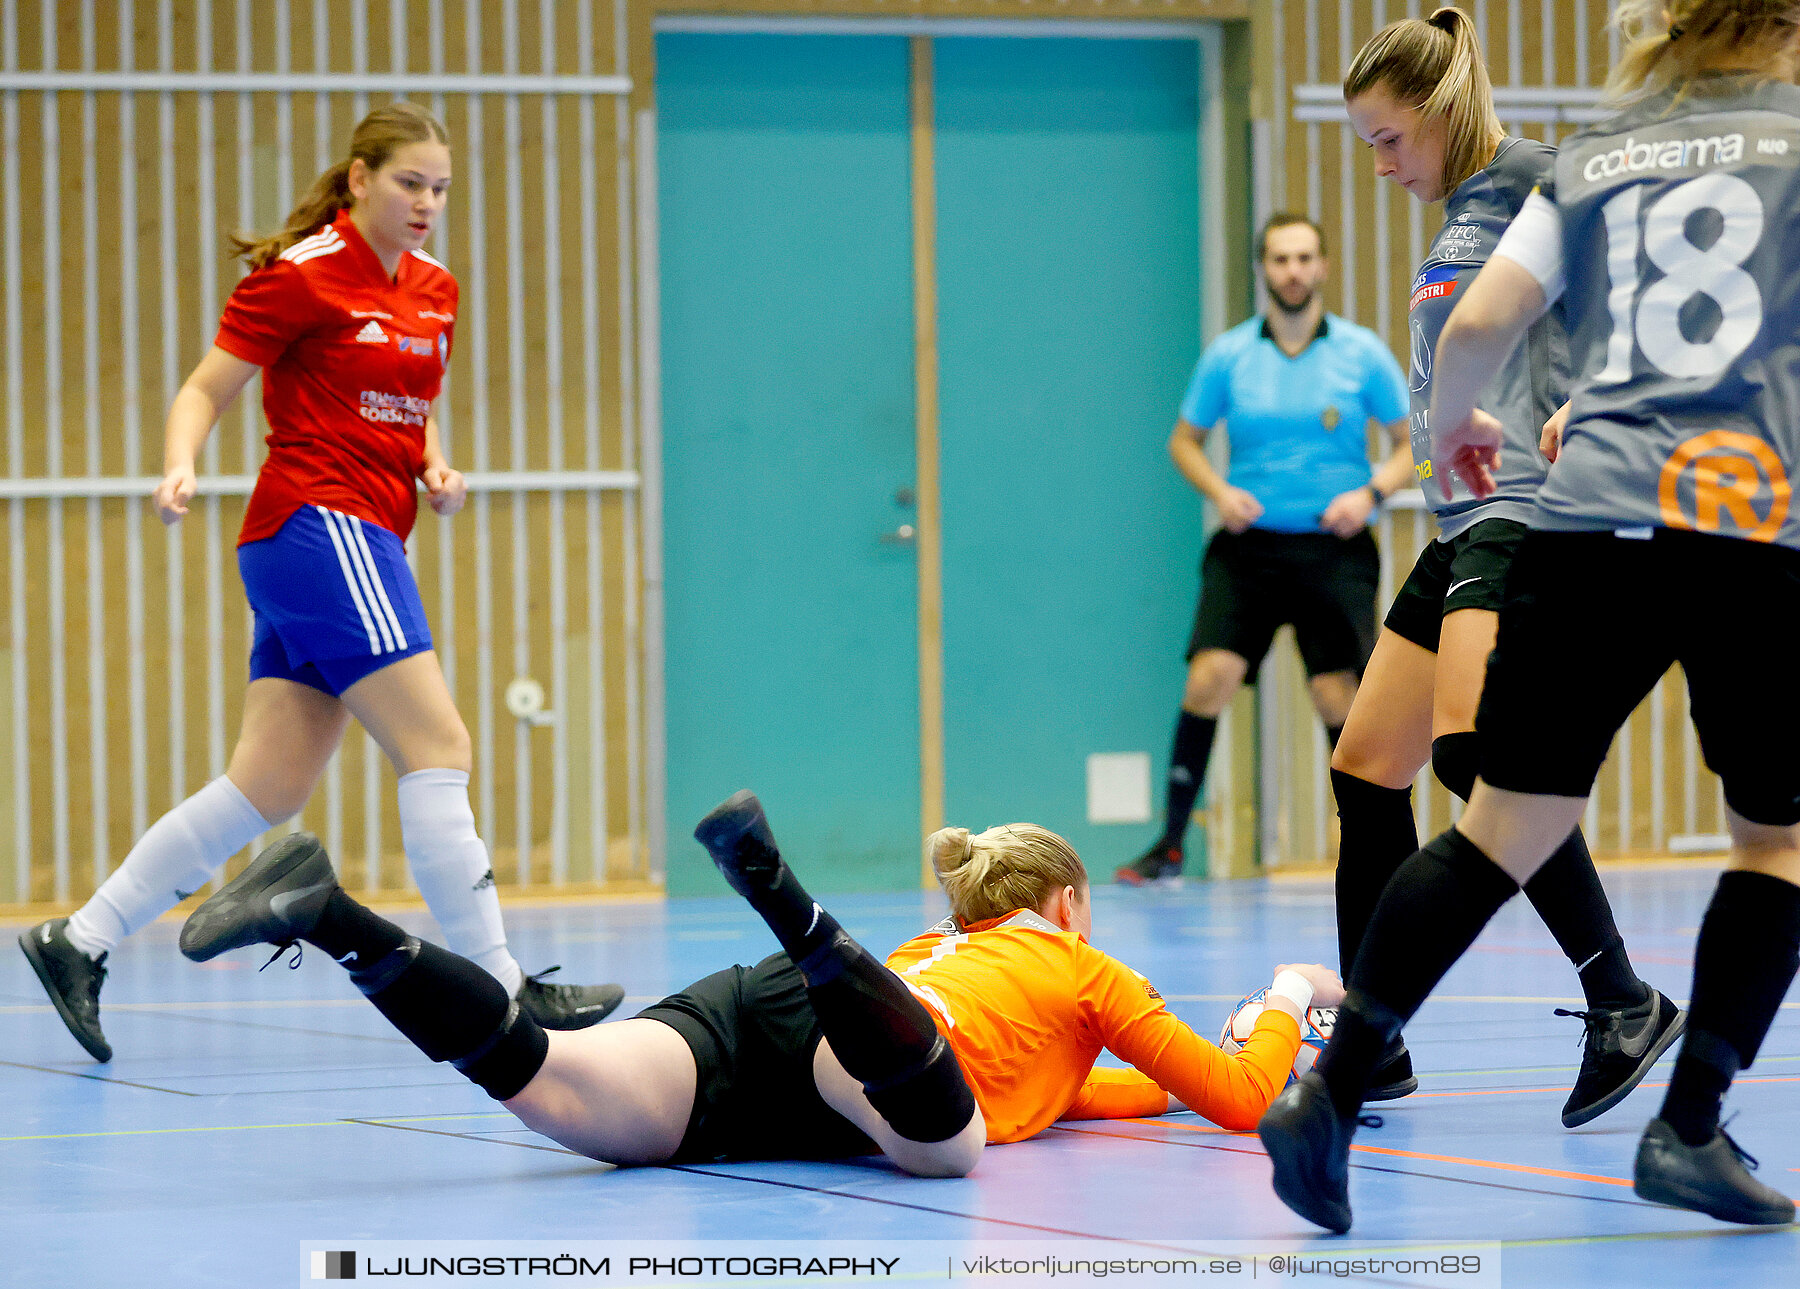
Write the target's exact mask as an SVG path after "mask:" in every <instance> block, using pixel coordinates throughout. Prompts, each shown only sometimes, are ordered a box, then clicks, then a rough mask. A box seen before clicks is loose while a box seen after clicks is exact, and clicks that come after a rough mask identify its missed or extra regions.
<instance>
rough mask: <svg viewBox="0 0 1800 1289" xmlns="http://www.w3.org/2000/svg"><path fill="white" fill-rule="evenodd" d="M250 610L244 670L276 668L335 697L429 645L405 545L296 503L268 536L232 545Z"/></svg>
mask: <svg viewBox="0 0 1800 1289" xmlns="http://www.w3.org/2000/svg"><path fill="white" fill-rule="evenodd" d="M238 572H239V573H240V574H242V576H243V579H244V591H245V593H246V594H247V595H248V596H249V598H250V607H251V609H253V610H254V611H255V614H256V638H255V639H254V640H253V641H252V642H251V645H250V679H251V680H261V679H262V678H263V677H265V676H274V677H276V678H277V679H280V680H292V681H297V682H299V683H300V684H302V685H311V686H312V687H313V688H314V689H320V690H323V691H325V692H326V693H327V694H331V695H333V696H334V697H335V696H336V695H338V694H341V693H343V692H344V691H345V690H346V689H348V688H350V686H352V685H354V684H355V683H356V682H357V681H359V680H361V679H362V678H363V677H364V676H367V675H369V674H370V673H371V672H375V671H379V670H381V669H382V668H383V667H387V666H391V665H392V664H394V663H396V662H399V661H400V660H401V659H402V658H410V657H411V656H412V655H413V654H416V653H424V652H425V651H426V650H427V649H430V648H431V628H430V627H428V626H426V624H425V605H424V604H423V603H422V602H421V601H420V599H419V585H418V583H417V582H415V581H414V580H413V575H412V570H411V569H410V568H408V567H407V564H406V547H405V545H404V544H403V543H402V542H401V541H400V539H399V538H398V537H396V536H395V535H394V534H393V533H391V532H389V531H388V530H387V529H385V528H382V527H380V526H379V525H377V524H371V523H366V522H364V521H363V520H361V519H358V518H357V517H356V516H354V515H346V514H343V513H341V512H339V511H336V510H327V509H325V508H324V507H323V506H302V507H301V508H300V509H299V510H296V511H295V512H294V513H293V514H292V515H291V516H289V518H288V521H287V522H286V523H285V524H283V525H282V526H281V531H280V532H278V533H276V534H275V535H274V536H273V537H268V538H264V539H263V540H262V541H259V542H249V543H246V544H245V545H243V546H240V547H238Z"/></svg>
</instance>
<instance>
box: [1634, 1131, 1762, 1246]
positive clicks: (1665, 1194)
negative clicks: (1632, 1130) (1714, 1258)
mask: <svg viewBox="0 0 1800 1289" xmlns="http://www.w3.org/2000/svg"><path fill="white" fill-rule="evenodd" d="M1745 1164H1749V1165H1750V1168H1755V1167H1756V1161H1755V1160H1754V1159H1752V1158H1750V1156H1749V1155H1748V1154H1746V1153H1745V1152H1744V1148H1743V1147H1742V1146H1740V1145H1738V1144H1737V1142H1735V1141H1733V1140H1732V1139H1731V1138H1730V1137H1728V1136H1727V1135H1726V1134H1725V1130H1724V1129H1723V1128H1720V1129H1719V1130H1718V1131H1717V1132H1715V1133H1713V1135H1712V1140H1711V1141H1709V1142H1707V1143H1706V1144H1705V1145H1703V1146H1690V1145H1688V1144H1687V1143H1686V1142H1685V1141H1683V1140H1682V1139H1681V1138H1680V1137H1678V1136H1676V1135H1675V1129H1673V1128H1671V1127H1670V1126H1669V1124H1668V1122H1667V1121H1666V1120H1663V1119H1652V1120H1651V1121H1650V1125H1649V1127H1647V1128H1645V1129H1644V1136H1643V1138H1642V1140H1640V1141H1639V1142H1638V1152H1637V1163H1636V1164H1635V1165H1634V1166H1633V1168H1632V1189H1633V1190H1635V1191H1636V1192H1637V1193H1638V1194H1639V1195H1641V1196H1642V1197H1643V1198H1645V1199H1647V1200H1653V1201H1655V1202H1656V1203H1658V1204H1673V1205H1674V1206H1675V1207H1676V1208H1686V1209H1692V1210H1693V1211H1694V1212H1696V1213H1705V1214H1706V1215H1707V1216H1708V1217H1716V1218H1718V1219H1719V1220H1720V1221H1721V1222H1742V1223H1743V1224H1744V1225H1746V1226H1781V1225H1784V1224H1786V1223H1788V1222H1792V1221H1793V1220H1794V1201H1793V1200H1791V1199H1789V1198H1788V1197H1787V1196H1786V1195H1783V1194H1782V1193H1781V1192H1780V1191H1778V1190H1775V1189H1773V1188H1772V1187H1768V1186H1764V1185H1763V1184H1762V1183H1761V1182H1759V1181H1757V1180H1756V1178H1754V1177H1752V1176H1751V1175H1750V1170H1749V1169H1747V1168H1745V1167H1744V1165H1745Z"/></svg>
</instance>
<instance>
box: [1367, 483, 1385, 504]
mask: <svg viewBox="0 0 1800 1289" xmlns="http://www.w3.org/2000/svg"><path fill="white" fill-rule="evenodd" d="M1363 487H1365V488H1367V489H1368V490H1369V495H1370V496H1371V497H1373V498H1375V504H1376V505H1377V506H1385V505H1387V499H1388V495H1387V493H1385V492H1383V491H1382V490H1381V489H1380V488H1379V487H1377V486H1376V483H1375V481H1374V480H1373V479H1371V480H1369V482H1367V483H1365V484H1364V485H1363Z"/></svg>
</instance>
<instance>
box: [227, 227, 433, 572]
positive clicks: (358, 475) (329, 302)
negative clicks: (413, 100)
mask: <svg viewBox="0 0 1800 1289" xmlns="http://www.w3.org/2000/svg"><path fill="white" fill-rule="evenodd" d="M456 298H457V296H456V279H455V278H454V277H452V276H451V274H450V270H449V269H447V268H445V267H444V266H443V265H442V264H440V263H438V262H437V261H436V260H434V259H432V258H431V256H429V255H427V254H425V252H424V251H412V252H410V253H409V254H406V255H402V256H401V257H400V270H399V272H398V273H397V274H396V275H395V279H394V280H393V281H390V280H389V279H388V276H387V274H386V273H385V272H384V271H383V270H382V267H381V261H380V260H378V259H376V257H375V252H374V251H373V250H372V249H370V247H369V244H368V242H367V241H365V240H364V239H363V236H362V234H361V233H359V232H358V231H357V230H356V225H355V224H354V223H352V222H351V219H350V215H349V212H348V211H343V212H340V213H339V214H338V217H337V219H336V220H335V221H334V222H332V223H331V224H330V225H328V226H327V227H325V228H322V229H320V230H319V231H318V232H317V233H314V234H313V235H312V236H311V237H308V238H305V239H304V240H302V241H299V242H296V243H295V244H294V245H293V246H290V247H289V248H288V249H287V250H286V251H284V252H283V253H282V255H281V257H280V258H279V259H276V260H274V261H273V262H271V263H270V264H268V265H266V266H264V267H263V268H260V269H257V270H256V271H255V272H254V273H251V274H250V275H249V276H247V277H246V278H244V280H243V281H241V282H239V283H238V286H237V290H235V291H233V292H232V293H231V299H230V300H229V301H228V302H227V303H226V305H225V316H224V317H223V318H222V319H221V320H220V322H219V335H218V339H217V340H216V341H215V342H214V343H216V344H217V345H218V346H219V348H221V349H223V350H225V351H226V352H227V353H231V354H235V355H236V356H237V357H239V358H242V359H243V360H244V361H245V362H251V363H255V364H257V365H258V366H259V367H262V368H263V369H264V370H263V414H264V415H265V416H266V417H267V418H268V421H269V435H268V439H267V440H266V442H267V443H268V445H269V457H268V460H266V461H264V462H263V467H262V471H261V472H260V473H259V474H258V476H257V479H256V490H255V492H254V493H252V494H251V497H250V506H249V509H248V510H247V511H246V513H245V515H244V526H243V529H242V530H241V531H240V532H239V533H238V544H239V545H240V546H241V545H243V544H244V543H245V542H254V541H260V540H261V539H262V538H265V537H272V536H274V535H275V533H276V532H277V531H278V530H279V529H280V528H281V526H282V524H284V523H286V522H287V519H288V516H289V515H292V514H293V513H294V512H295V511H296V510H298V509H299V508H300V507H301V506H305V505H312V504H317V505H321V506H327V507H329V508H330V509H332V510H337V511H342V512H344V513H346V514H351V515H355V516H357V517H358V518H360V519H364V520H367V521H368V522H370V523H375V524H380V525H381V526H382V527H383V528H385V529H387V530H388V531H390V532H393V533H397V534H398V535H399V536H400V537H401V539H402V540H404V539H405V537H406V535H407V534H408V533H409V532H411V531H412V526H413V519H414V518H415V517H416V516H417V514H418V509H419V501H418V485H417V483H416V480H417V479H418V475H419V471H420V470H421V469H423V468H424V462H425V417H426V415H427V414H428V413H429V412H430V411H431V403H432V400H433V399H435V398H436V397H437V396H438V388H439V386H440V385H442V383H443V379H444V368H445V366H446V365H447V364H448V363H449V361H450V340H451V333H452V331H453V330H454V328H455V325H456Z"/></svg>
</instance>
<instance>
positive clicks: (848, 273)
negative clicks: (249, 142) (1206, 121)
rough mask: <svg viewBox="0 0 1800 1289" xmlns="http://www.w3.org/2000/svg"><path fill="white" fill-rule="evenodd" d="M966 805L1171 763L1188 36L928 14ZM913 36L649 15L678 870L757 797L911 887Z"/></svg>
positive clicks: (1193, 208)
mask: <svg viewBox="0 0 1800 1289" xmlns="http://www.w3.org/2000/svg"><path fill="white" fill-rule="evenodd" d="M933 46H934V48H933V59H932V62H933V64H934V75H933V77H932V92H933V98H934V101H935V111H934V114H933V118H932V120H931V122H930V127H931V135H932V140H931V141H932V146H933V150H934V153H935V166H934V175H933V178H934V181H935V186H936V211H935V224H936V247H937V273H936V286H937V299H938V308H937V327H938V347H937V353H938V361H939V363H940V368H941V375H940V380H939V402H940V408H941V414H940V425H939V445H940V446H939V452H938V460H939V468H940V471H941V477H942V491H941V496H942V515H943V517H942V526H941V540H942V585H943V591H942V595H943V622H942V644H941V649H942V657H943V709H944V733H943V748H942V757H943V764H944V792H945V816H946V819H945V820H942V821H940V820H933V821H931V823H932V824H933V825H936V824H938V823H940V822H954V823H958V824H962V825H964V826H967V827H970V828H974V829H980V828H983V827H986V826H988V825H990V824H994V823H1003V822H1007V821H1011V820H1021V819H1029V820H1032V821H1034V822H1039V823H1042V824H1044V825H1046V826H1048V827H1051V828H1055V829H1056V830H1057V831H1059V832H1062V833H1063V834H1064V835H1066V836H1068V837H1069V838H1070V840H1071V841H1073V842H1074V843H1075V845H1076V847H1077V848H1078V849H1079V850H1081V851H1082V853H1083V855H1084V857H1085V858H1086V859H1087V862H1088V865H1089V867H1090V869H1091V870H1093V871H1094V872H1095V874H1096V875H1097V876H1098V875H1100V874H1102V873H1109V872H1110V869H1111V866H1112V865H1113V863H1115V862H1117V860H1118V859H1120V858H1122V857H1124V856H1125V855H1126V854H1127V853H1128V852H1134V848H1138V847H1141V846H1142V845H1144V844H1146V843H1147V841H1148V839H1149V837H1150V835H1151V833H1152V832H1153V831H1154V828H1153V827H1152V826H1151V825H1147V824H1146V825H1142V826H1120V825H1107V826H1096V825H1090V824H1089V823H1088V822H1087V800H1086V778H1085V766H1086V760H1087V756H1088V754H1089V753H1092V752H1117V751H1129V750H1145V751H1149V752H1151V754H1152V756H1153V759H1154V760H1156V761H1157V762H1160V760H1161V758H1162V756H1163V754H1164V751H1165V749H1166V743H1167V740H1168V735H1169V729H1170V727H1171V722H1172V720H1173V717H1174V714H1175V708H1176V704H1177V700H1178V697H1179V688H1180V683H1181V673H1182V666H1181V646H1182V643H1183V641H1184V640H1185V638H1186V628H1187V619H1188V615H1189V614H1190V612H1191V610H1192V603H1193V593H1194V585H1195V583H1194V568H1195V560H1196V558H1197V556H1198V553H1199V536H1200V518H1201V516H1200V508H1199V505H1198V502H1197V499H1195V498H1194V497H1193V496H1192V495H1191V494H1190V493H1189V492H1188V491H1187V489H1186V488H1185V485H1183V484H1181V482H1180V480H1179V479H1178V478H1177V477H1176V476H1175V474H1174V471H1173V469H1172V468H1171V467H1170V465H1169V462H1168V457H1167V454H1166V452H1165V450H1164V443H1165V441H1166V439H1167V435H1168V430H1169V426H1170V425H1171V424H1173V422H1174V418H1175V413H1176V406H1177V402H1178V400H1179V398H1180V395H1181V393H1182V389H1183V387H1184V384H1185V381H1186V379H1187V377H1188V374H1189V371H1190V370H1191V368H1192V365H1193V362H1194V360H1195V356H1196V354H1197V352H1198V348H1199V342H1200V327H1199V317H1200V305H1199V301H1200V271H1201V269H1200V263H1199V245H1200V230H1199V209H1200V201H1201V195H1202V194H1201V191H1200V175H1201V169H1202V167H1201V165H1200V155H1199V130H1198V119H1199V110H1200V102H1201V95H1202V93H1203V90H1204V87H1203V86H1202V84H1201V81H1200V58H1199V55H1198V51H1197V48H1196V45H1195V43H1194V42H1193V41H1191V40H1083V39H1003V38H996V39H979V38H947V39H937V40H934V41H933ZM910 77H911V71H910V51H909V44H908V41H907V40H906V39H905V38H900V37H880V36H824V35H793V36H788V35H738V34H733V35H717V34H676V33H665V34H663V35H661V36H659V37H658V40H657V100H658V173H659V183H660V188H659V193H658V200H659V222H660V228H661V240H660V262H661V272H662V278H661V296H662V299H661V309H662V319H663V331H662V375H663V388H662V406H663V480H664V573H665V593H666V602H667V618H666V624H667V625H666V643H665V648H666V655H665V663H666V674H667V687H668V688H667V722H668V765H667V782H668V812H669V818H668V825H669V832H668V835H669V838H670V843H669V854H668V857H667V871H668V885H669V891H670V893H671V894H718V893H722V892H723V891H724V886H723V885H722V883H720V882H719V880H718V879H717V877H716V876H715V875H714V874H713V873H712V872H711V869H710V865H708V864H707V862H706V859H705V856H704V854H703V852H701V850H700V848H699V847H698V846H697V845H696V844H695V843H694V842H693V841H692V840H691V834H692V829H693V825H694V823H695V821H696V820H698V819H699V817H700V816H701V815H702V814H704V813H705V811H706V810H707V809H708V808H710V807H711V806H712V805H713V804H714V803H716V802H717V801H718V800H720V799H721V798H723V797H724V796H725V795H726V794H728V793H729V792H731V791H733V790H735V789H736V788H739V787H745V786H749V787H753V788H755V789H756V790H757V792H758V793H759V794H760V795H761V796H762V797H763V799H764V801H765V803H766V804H767V805H768V808H769V812H770V815H771V818H772V820H773V822H774V823H775V826H776V830H777V835H778V836H779V837H780V838H781V839H782V843H783V847H784V849H785V850H786V851H788V853H790V854H792V855H794V856H795V857H796V858H797V859H799V860H800V862H801V863H802V864H803V865H804V867H803V872H804V873H805V876H806V880H807V882H808V884H809V885H814V886H816V888H817V889H819V890H827V891H829V890H895V889H908V888H916V887H917V885H918V883H919V873H920V868H919V837H920V832H921V822H922V821H921V819H920V773H921V772H920V763H921V727H920V707H919V692H920V689H919V617H918V608H919V600H918V592H919V569H918V563H917V549H918V548H917V527H918V523H919V516H918V514H917V513H916V508H915V505H914V502H915V495H914V489H915V485H916V482H917V481H916V478H915V471H916V434H917V425H916V413H915V407H916V378H917V374H916V372H915V318H914V303H913V302H914V237H913V234H914V229H913V219H912V210H913V188H912V184H913V178H912V167H911V160H910V158H911V146H912V142H911V140H912V122H911V116H910V106H909V104H910V95H909V87H910V84H911V80H910Z"/></svg>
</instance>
